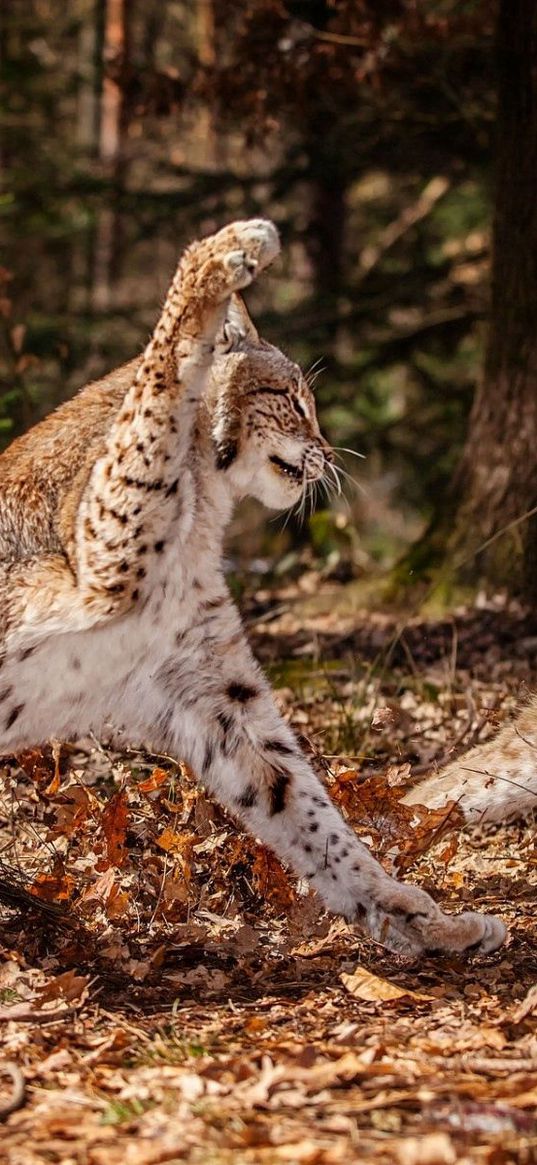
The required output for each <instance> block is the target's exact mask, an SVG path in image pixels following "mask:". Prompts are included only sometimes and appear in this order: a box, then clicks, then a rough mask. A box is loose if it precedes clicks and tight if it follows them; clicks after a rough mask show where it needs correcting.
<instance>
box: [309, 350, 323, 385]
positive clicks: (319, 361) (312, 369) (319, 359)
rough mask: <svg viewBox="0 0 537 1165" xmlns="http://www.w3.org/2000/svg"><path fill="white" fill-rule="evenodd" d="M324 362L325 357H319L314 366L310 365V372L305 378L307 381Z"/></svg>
mask: <svg viewBox="0 0 537 1165" xmlns="http://www.w3.org/2000/svg"><path fill="white" fill-rule="evenodd" d="M322 360H324V356H318V357H317V360H314V361H313V364H310V366H309V368H308V370H307V371H306V372H305V373H304V377H305V379H306V380H307V379H308V376H311V374H312V372H314V371H315V369H316V368H318V367H319V364H320V363H321V361H322Z"/></svg>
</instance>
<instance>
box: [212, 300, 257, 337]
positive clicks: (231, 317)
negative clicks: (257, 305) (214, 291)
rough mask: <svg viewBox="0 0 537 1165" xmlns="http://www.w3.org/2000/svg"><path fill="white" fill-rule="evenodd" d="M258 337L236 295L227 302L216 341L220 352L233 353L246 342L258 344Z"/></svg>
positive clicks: (244, 307)
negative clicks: (224, 316)
mask: <svg viewBox="0 0 537 1165" xmlns="http://www.w3.org/2000/svg"><path fill="white" fill-rule="evenodd" d="M258 341H259V335H258V333H257V330H256V328H255V327H254V324H253V323H252V320H251V319H250V316H249V314H248V309H247V307H246V304H245V302H244V300H243V299H242V297H241V296H240V295H237V294H236V293H235V294H233V295H232V296H231V299H230V301H229V305H228V309H227V313H226V318H225V320H224V324H223V327H222V331H221V334H220V337H219V341H218V347H219V348H220V351H222V350H223V351H224V352H234V351H236V350H237V349H238V348H241V347H242V345H243V344H244V343H245V342H247V343H250V344H255V343H258Z"/></svg>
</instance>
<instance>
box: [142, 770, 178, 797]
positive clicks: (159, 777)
mask: <svg viewBox="0 0 537 1165" xmlns="http://www.w3.org/2000/svg"><path fill="white" fill-rule="evenodd" d="M169 779H170V773H167V772H166V771H165V769H159V768H156V769H153V772H152V773H151V774H150V776H149V777H146V778H145V780H144V781H140V783H139V784H138V785H137V788H138V789H139V791H140V793H155V792H156V791H157V789H160V788H161V786H162V785H163V784H164V782H165V781H168V780H169Z"/></svg>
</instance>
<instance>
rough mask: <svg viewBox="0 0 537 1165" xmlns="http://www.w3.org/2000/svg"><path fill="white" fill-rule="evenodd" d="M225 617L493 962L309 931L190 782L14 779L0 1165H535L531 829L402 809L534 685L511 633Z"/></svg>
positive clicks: (500, 627)
mask: <svg viewBox="0 0 537 1165" xmlns="http://www.w3.org/2000/svg"><path fill="white" fill-rule="evenodd" d="M271 603H273V609H272V607H271ZM246 604H247V607H248V608H249V615H250V621H251V624H252V628H253V638H254V640H255V641H256V642H255V646H256V650H257V653H258V655H259V656H261V658H262V659H263V661H264V664H265V666H266V667H267V669H268V670H269V672H272V673H273V678H274V680H275V683H276V686H277V697H278V700H279V702H280V704H281V706H282V708H283V710H284V712H285V714H287V715H289V716H290V719H291V720H292V722H293V723H294V724H295V726H296V727H297V729H298V731H299V732H300V733H301V736H302V743H303V745H304V747H305V748H306V749H307V750H308V751H309V752H310V754H311V759H312V761H313V763H314V764H315V766H316V767H317V769H318V771H319V774H320V776H321V779H323V781H324V782H325V784H326V785H327V787H328V788H329V790H330V793H331V795H332V796H333V797H334V799H335V800H336V801H337V802H338V804H339V805H340V807H341V809H342V811H343V812H344V813H345V815H346V816H347V817H348V819H349V820H350V821H351V823H352V824H353V826H354V828H355V829H356V830H357V832H359V833H360V835H361V836H362V837H363V839H364V841H365V842H366V843H367V844H370V845H372V846H373V848H374V850H375V852H376V853H377V854H378V855H379V856H380V858H381V860H382V861H383V863H384V864H385V866H386V868H388V869H390V870H394V871H399V872H400V873H402V874H404V876H405V877H411V878H412V880H413V881H416V882H417V883H419V884H420V885H422V886H423V887H424V888H425V889H427V890H429V891H432V892H433V893H434V895H435V897H437V899H438V900H439V901H440V902H441V904H442V906H443V907H444V908H445V909H447V910H452V911H457V910H460V909H464V908H475V909H482V910H488V911H495V912H497V913H499V914H501V915H502V917H504V918H505V919H506V921H507V922H508V924H509V926H510V939H509V943H508V945H507V946H506V947H504V948H503V949H502V950H501V951H498V952H496V953H495V954H494V955H491V956H488V957H486V958H483V957H482V958H474V959H469V960H464V959H462V958H461V957H459V956H452V957H448V958H445V959H442V960H438V961H435V960H432V959H420V960H418V961H416V962H415V964H414V965H411V966H409V965H408V964H405V963H404V962H402V961H401V960H397V959H396V958H395V957H394V956H391V955H389V954H387V953H386V952H385V951H383V950H382V949H381V948H380V947H379V946H377V945H376V944H374V943H372V942H370V941H368V940H366V939H365V938H364V937H363V936H361V935H360V934H359V933H358V932H357V931H355V930H353V929H352V928H350V927H348V926H347V925H346V924H345V923H343V922H342V921H341V920H339V919H334V918H329V917H327V916H326V915H325V914H324V913H323V911H322V909H321V907H320V904H319V902H318V900H317V899H316V897H315V896H314V895H313V894H312V893H311V892H310V891H309V888H308V886H307V885H306V884H305V883H303V882H302V883H301V882H297V881H296V879H294V878H293V877H291V876H290V875H289V873H288V872H287V871H285V870H284V869H283V867H282V866H281V865H280V863H279V862H278V861H277V859H276V858H275V857H274V856H273V854H272V853H271V852H270V851H268V850H267V849H265V848H264V847H262V846H261V845H259V844H258V843H257V842H255V841H254V840H252V839H249V838H246V837H245V836H244V835H243V834H242V833H241V832H240V830H238V829H237V827H236V824H235V823H234V822H233V821H232V819H231V818H229V817H227V816H226V815H225V814H224V813H223V811H222V810H221V809H220V808H219V807H218V806H217V805H215V804H214V803H213V802H212V801H211V800H210V799H209V798H208V797H207V796H206V794H205V793H204V791H203V790H201V789H200V788H199V787H198V786H197V785H196V783H195V780H194V777H193V774H192V773H190V772H189V770H188V769H187V767H186V766H184V765H179V764H175V763H173V762H172V761H171V760H170V759H169V758H165V757H150V756H146V755H143V754H139V753H130V754H124V755H121V756H120V755H118V754H116V753H112V752H110V751H109V750H107V749H106V748H102V747H97V746H96V745H95V743H94V742H92V741H82V742H79V743H77V745H76V746H62V748H61V749H60V748H59V746H58V745H57V744H55V743H53V744H52V745H51V746H50V747H49V748H46V749H43V750H31V751H29V752H26V753H25V754H23V756H21V757H18V758H17V759H16V760H12V761H7V762H5V766H4V774H3V777H4V779H3V782H2V786H3V792H2V800H1V802H0V847H1V849H0V900H1V901H2V903H3V905H2V907H1V913H2V938H1V944H0V1036H1V1040H2V1058H1V1060H0V1119H1V1120H2V1122H3V1123H2V1132H1V1141H0V1145H1V1147H0V1160H1V1161H2V1162H3V1161H5V1162H6V1165H41V1163H45V1162H47V1163H51V1165H56V1163H57V1165H116V1163H117V1165H159V1163H160V1162H174V1161H177V1162H179V1161H180V1162H187V1163H191V1165H231V1163H233V1165H235V1162H240V1163H241V1165H262V1163H263V1165H265V1163H266V1165H269V1163H270V1165H272V1163H273V1162H287V1163H289V1165H295V1163H296V1165H302V1163H304V1165H340V1163H341V1165H354V1163H355V1162H356V1163H358V1162H363V1161H369V1160H371V1161H373V1160H374V1161H378V1162H380V1165H451V1163H452V1162H462V1163H463V1165H465V1163H466V1165H470V1163H474V1162H475V1163H483V1165H508V1163H510V1162H514V1163H517V1165H527V1163H530V1162H535V1161H537V1115H536V1114H537V1019H536V1016H537V995H536V978H537V973H536V972H537V943H536V937H537V932H536V923H535V886H536V882H537V844H536V840H535V828H534V823H533V824H532V823H531V822H529V823H526V824H525V825H524V824H520V823H519V824H515V825H511V826H509V827H501V828H498V827H495V828H492V827H489V828H486V829H485V828H481V829H480V830H479V829H478V830H476V829H473V830H469V829H467V828H465V827H463V826H462V825H461V823H460V817H459V815H458V812H457V809H456V806H452V807H448V809H447V811H443V812H442V813H438V812H437V811H434V812H427V811H426V810H424V809H420V808H419V807H415V806H412V807H406V806H404V805H403V804H402V797H403V795H404V791H405V788H406V786H407V783H408V781H409V780H410V779H411V777H412V774H413V773H414V772H415V771H416V770H418V771H423V769H424V768H429V769H430V768H431V767H432V766H434V765H435V763H445V761H446V760H447V759H450V757H451V755H452V750H453V749H458V750H459V751H462V750H464V749H465V748H467V747H470V746H471V745H472V744H473V743H475V741H476V740H478V739H485V738H486V737H487V736H488V735H490V734H491V733H492V732H493V731H494V730H495V728H496V724H497V723H498V722H499V721H500V720H501V718H502V715H503V714H504V712H505V710H509V709H511V708H512V707H514V705H515V703H516V700H517V699H520V697H521V696H523V695H524V691H525V690H526V691H527V690H528V688H530V687H531V685H532V684H534V683H535V675H536V672H537V647H536V650H535V651H534V648H533V647H532V646H531V645H532V643H533V644H534V646H535V645H537V639H536V638H535V634H534V628H532V622H531V616H530V615H528V614H527V613H526V612H524V611H523V610H521V609H519V608H518V607H516V606H514V605H507V604H505V603H503V602H501V601H500V600H495V601H494V602H492V603H491V604H489V605H488V606H486V605H485V606H483V604H481V607H480V608H479V609H472V610H466V611H461V612H459V613H458V614H457V615H456V616H454V617H453V619H452V620H445V621H441V622H437V623H427V624H424V623H420V621H419V620H418V619H416V620H414V621H411V622H410V623H409V624H408V625H407V626H406V628H405V629H404V631H403V632H401V630H400V628H399V627H398V626H397V625H396V624H395V623H394V621H393V619H390V617H389V616H386V615H384V614H382V613H377V614H375V613H373V614H372V613H368V614H367V615H364V616H361V617H360V616H357V615H356V614H354V615H353V616H352V618H349V617H346V616H345V615H343V614H341V613H340V612H338V604H337V603H334V602H331V605H330V614H329V615H323V614H319V613H317V612H314V613H313V614H311V615H308V614H307V612H306V613H304V611H303V610H299V608H297V607H295V606H293V594H292V593H289V588H287V592H286V593H285V594H279V595H276V596H274V595H273V596H272V598H271V602H270V603H267V599H266V597H265V596H261V598H260V596H259V594H253V595H251V596H249V597H247V600H246ZM521 642H523V643H524V642H526V643H527V645H528V647H527V650H525V651H524V652H521V651H520V649H519V644H520V643H521ZM454 643H456V652H455V650H454ZM402 644H403V646H402ZM532 653H533V654H532ZM274 673H278V674H274ZM291 674H292V682H291V681H290V680H289V679H288V676H290V675H291ZM323 740H328V746H327V753H329V754H330V755H328V756H326V755H321V753H320V752H319V747H320V743H321V741H323ZM12 1068H13V1072H11V1069H12ZM10 1073H11V1074H10ZM17 1074H18V1075H17ZM21 1082H22V1083H21ZM21 1087H22V1092H21ZM17 1089H18V1092H17ZM16 1093H17V1094H16ZM15 1094H16V1095H15ZM13 1100H15V1101H16V1102H17V1103H16V1104H15V1105H14V1106H13V1104H12V1102H13ZM10 1109H11V1111H9V1110H10Z"/></svg>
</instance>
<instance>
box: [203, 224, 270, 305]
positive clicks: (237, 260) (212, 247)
mask: <svg viewBox="0 0 537 1165" xmlns="http://www.w3.org/2000/svg"><path fill="white" fill-rule="evenodd" d="M279 250H280V240H279V237H278V232H277V230H276V227H275V226H274V225H273V223H271V222H269V221H268V219H263V218H252V219H248V220H247V221H245V222H234V223H230V224H229V226H227V227H223V229H222V230H221V231H218V234H216V235H213V236H212V237H211V238H209V239H203V241H202V242H201V243H198V244H195V245H194V248H193V249H192V250H191V251H190V253H189V254H188V256H187V257H188V259H189V260H190V262H192V261H193V260H194V261H195V262H196V263H200V267H199V269H198V274H197V277H196V283H197V286H198V290H199V291H201V292H202V293H204V295H205V296H206V297H207V299H209V300H212V301H213V302H215V303H221V302H223V301H224V300H226V299H227V298H228V297H229V296H230V295H232V293H233V292H234V291H242V290H243V289H244V288H245V287H248V286H249V284H250V283H252V281H253V280H254V279H255V277H256V275H258V274H259V272H260V271H262V270H263V268H264V267H266V266H267V265H268V264H269V263H271V262H272V260H273V259H274V258H275V256H276V255H277V254H278V253H279Z"/></svg>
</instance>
